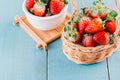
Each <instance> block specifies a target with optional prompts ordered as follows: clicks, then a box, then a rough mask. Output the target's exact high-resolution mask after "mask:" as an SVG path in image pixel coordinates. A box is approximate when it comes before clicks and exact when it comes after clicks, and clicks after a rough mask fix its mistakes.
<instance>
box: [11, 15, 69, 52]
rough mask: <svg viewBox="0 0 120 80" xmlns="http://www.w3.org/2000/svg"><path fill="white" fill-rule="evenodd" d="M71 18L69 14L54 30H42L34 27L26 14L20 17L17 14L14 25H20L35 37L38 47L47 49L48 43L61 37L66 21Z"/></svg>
mask: <svg viewBox="0 0 120 80" xmlns="http://www.w3.org/2000/svg"><path fill="white" fill-rule="evenodd" d="M69 19H70V15H69V14H67V15H66V17H65V19H64V21H63V22H62V23H61V24H59V25H58V26H57V27H56V28H55V29H53V30H47V31H41V30H39V29H37V28H34V27H33V26H32V25H31V24H30V23H29V22H28V20H27V18H26V17H25V16H23V17H19V16H15V20H14V21H13V25H14V26H16V25H19V26H20V27H21V28H22V29H23V30H24V31H25V32H26V33H27V34H28V35H29V36H31V37H32V38H33V40H35V41H36V43H37V46H36V47H37V48H43V49H44V50H47V49H48V47H47V44H49V43H50V42H53V41H54V40H56V39H58V38H60V36H61V33H62V29H63V27H64V26H65V24H66V22H67V21H68V20H69Z"/></svg>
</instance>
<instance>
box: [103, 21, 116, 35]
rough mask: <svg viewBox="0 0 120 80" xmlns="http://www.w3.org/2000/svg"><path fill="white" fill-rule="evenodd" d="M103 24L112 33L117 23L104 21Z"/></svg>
mask: <svg viewBox="0 0 120 80" xmlns="http://www.w3.org/2000/svg"><path fill="white" fill-rule="evenodd" d="M105 26H106V29H107V30H108V31H109V32H110V33H112V34H113V33H114V32H115V31H116V27H117V25H116V23H115V22H113V21H108V22H106V24H105Z"/></svg>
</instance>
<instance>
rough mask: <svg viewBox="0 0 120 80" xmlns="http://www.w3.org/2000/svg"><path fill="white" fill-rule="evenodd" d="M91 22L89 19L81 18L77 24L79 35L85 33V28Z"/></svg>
mask: <svg viewBox="0 0 120 80" xmlns="http://www.w3.org/2000/svg"><path fill="white" fill-rule="evenodd" d="M90 22H91V19H90V18H89V17H86V16H84V17H82V18H81V19H80V21H79V23H78V29H79V32H80V33H84V32H85V28H86V26H87V25H88V24H89V23H90Z"/></svg>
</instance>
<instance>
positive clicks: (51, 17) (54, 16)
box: [22, 0, 68, 20]
mask: <svg viewBox="0 0 120 80" xmlns="http://www.w3.org/2000/svg"><path fill="white" fill-rule="evenodd" d="M22 8H23V11H24V13H25V14H26V16H29V17H31V18H34V19H44V20H46V19H47V20H48V19H53V18H56V17H58V16H60V15H62V14H63V13H64V12H65V11H67V8H68V4H67V5H66V6H65V7H64V8H63V9H62V11H61V12H60V13H59V14H56V15H53V16H47V17H40V16H35V15H33V14H31V13H30V12H29V11H28V10H27V9H26V7H25V0H24V2H23V5H22Z"/></svg>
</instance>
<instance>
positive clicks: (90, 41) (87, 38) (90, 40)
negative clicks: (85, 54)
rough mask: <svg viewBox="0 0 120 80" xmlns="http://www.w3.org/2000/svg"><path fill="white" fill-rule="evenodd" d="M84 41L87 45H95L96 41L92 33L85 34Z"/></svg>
mask: <svg viewBox="0 0 120 80" xmlns="http://www.w3.org/2000/svg"><path fill="white" fill-rule="evenodd" d="M82 43H83V45H84V46H86V47H94V46H95V41H94V40H93V37H92V36H91V35H85V36H84V39H83V40H82Z"/></svg>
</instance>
